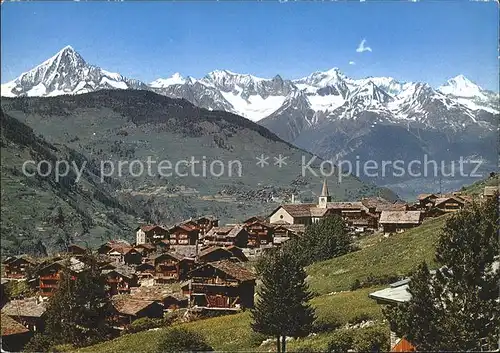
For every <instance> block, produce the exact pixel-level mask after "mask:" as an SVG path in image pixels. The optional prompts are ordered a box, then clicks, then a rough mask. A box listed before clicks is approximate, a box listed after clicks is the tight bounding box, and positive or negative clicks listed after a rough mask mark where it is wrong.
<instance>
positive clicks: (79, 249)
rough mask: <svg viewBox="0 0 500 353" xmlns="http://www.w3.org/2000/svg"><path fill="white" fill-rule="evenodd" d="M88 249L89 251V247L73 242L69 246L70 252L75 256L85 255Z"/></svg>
mask: <svg viewBox="0 0 500 353" xmlns="http://www.w3.org/2000/svg"><path fill="white" fill-rule="evenodd" d="M87 251H88V250H87V248H85V247H83V246H81V245H78V244H71V245H70V246H68V253H69V254H71V255H73V256H81V255H85V253H87Z"/></svg>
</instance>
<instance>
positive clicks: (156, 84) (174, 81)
mask: <svg viewBox="0 0 500 353" xmlns="http://www.w3.org/2000/svg"><path fill="white" fill-rule="evenodd" d="M186 81H187V79H185V78H184V77H183V76H182V75H181V74H180V73H178V72H176V73H175V74H173V75H172V76H170V77H169V78H159V79H157V80H154V81H153V82H151V83H150V84H149V86H150V87H153V88H165V87H168V86H172V85H183V84H185V83H186Z"/></svg>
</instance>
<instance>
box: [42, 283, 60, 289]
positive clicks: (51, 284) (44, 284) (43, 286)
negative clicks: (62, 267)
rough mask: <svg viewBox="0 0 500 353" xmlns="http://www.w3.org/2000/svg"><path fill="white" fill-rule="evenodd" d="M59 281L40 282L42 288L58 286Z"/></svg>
mask: <svg viewBox="0 0 500 353" xmlns="http://www.w3.org/2000/svg"><path fill="white" fill-rule="evenodd" d="M58 286H59V285H58V284H57V283H40V288H57V287H58Z"/></svg>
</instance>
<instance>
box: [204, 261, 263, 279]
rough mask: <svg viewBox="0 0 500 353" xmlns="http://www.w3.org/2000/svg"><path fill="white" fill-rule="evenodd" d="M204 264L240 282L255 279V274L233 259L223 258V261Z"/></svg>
mask: <svg viewBox="0 0 500 353" xmlns="http://www.w3.org/2000/svg"><path fill="white" fill-rule="evenodd" d="M205 266H212V267H214V268H216V269H218V270H220V271H222V272H224V273H226V274H228V275H229V276H231V277H233V278H235V279H237V280H239V281H241V282H246V281H254V280H255V275H254V274H253V273H252V272H250V271H249V270H247V269H246V268H244V267H242V266H240V265H238V264H236V263H235V262H233V261H229V260H224V261H217V262H211V263H208V264H206V265H205Z"/></svg>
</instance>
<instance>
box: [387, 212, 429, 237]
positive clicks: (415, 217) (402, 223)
mask: <svg viewBox="0 0 500 353" xmlns="http://www.w3.org/2000/svg"><path fill="white" fill-rule="evenodd" d="M422 220H423V213H422V212H421V211H382V214H381V215H380V220H379V224H380V226H381V227H382V229H383V232H384V233H385V234H390V233H401V232H404V231H405V230H406V229H409V228H413V227H417V226H419V225H420V224H421V223H422Z"/></svg>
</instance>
